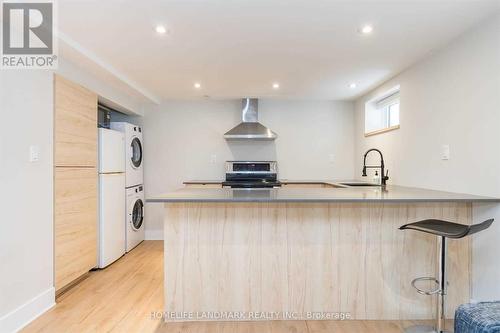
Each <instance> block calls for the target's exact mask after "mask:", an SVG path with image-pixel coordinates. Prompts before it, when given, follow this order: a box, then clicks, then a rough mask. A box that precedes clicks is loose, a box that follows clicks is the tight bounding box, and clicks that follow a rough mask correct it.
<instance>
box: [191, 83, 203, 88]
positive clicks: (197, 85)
mask: <svg viewBox="0 0 500 333" xmlns="http://www.w3.org/2000/svg"><path fill="white" fill-rule="evenodd" d="M193 86H194V87H195V88H196V89H200V88H201V83H199V82H195V84H194V85H193Z"/></svg>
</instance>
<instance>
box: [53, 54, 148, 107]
mask: <svg viewBox="0 0 500 333" xmlns="http://www.w3.org/2000/svg"><path fill="white" fill-rule="evenodd" d="M56 72H57V74H59V75H61V76H63V77H65V78H66V79H68V80H71V81H73V82H77V83H78V84H80V85H82V86H84V87H85V88H87V89H90V90H92V91H93V92H95V93H96V94H98V95H99V101H101V102H106V105H108V106H110V107H113V108H116V109H117V110H118V111H121V112H125V113H128V114H131V115H138V116H142V115H143V114H144V110H143V108H144V107H143V104H144V102H143V101H141V100H139V99H137V98H136V97H134V96H131V95H129V94H127V93H125V92H123V91H121V90H119V89H117V88H116V87H113V86H111V85H110V84H109V83H107V82H104V81H103V80H102V79H100V78H97V77H96V76H95V75H94V74H92V73H89V72H87V71H85V70H83V69H82V68H80V67H79V66H77V65H75V64H73V63H72V62H70V61H68V60H66V59H62V58H60V59H59V66H58V68H57V71H56Z"/></svg>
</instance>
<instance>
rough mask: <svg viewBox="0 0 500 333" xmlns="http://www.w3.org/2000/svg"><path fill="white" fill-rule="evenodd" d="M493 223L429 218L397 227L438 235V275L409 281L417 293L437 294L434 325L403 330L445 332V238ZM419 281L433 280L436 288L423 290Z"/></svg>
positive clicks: (464, 233) (467, 233) (474, 231)
mask: <svg viewBox="0 0 500 333" xmlns="http://www.w3.org/2000/svg"><path fill="white" fill-rule="evenodd" d="M492 223H493V219H489V220H486V221H484V222H481V223H478V224H474V225H465V224H460V223H454V222H449V221H443V220H436V219H429V220H423V221H418V222H413V223H408V224H405V225H402V226H401V227H399V229H400V230H415V231H420V232H426V233H428V234H432V235H436V236H439V237H438V239H439V251H438V263H439V265H438V266H439V268H438V276H437V277H429V276H424V277H419V278H416V279H413V281H411V285H412V286H413V287H414V288H415V289H416V290H417V292H418V293H419V294H422V295H435V294H437V295H438V300H437V313H436V326H435V327H429V326H420V325H417V326H412V327H409V328H407V329H406V330H405V332H411V333H416V332H418V333H423V332H425V333H429V332H437V333H442V332H445V296H446V294H447V289H448V279H447V272H446V249H447V241H446V239H447V238H455V239H458V238H463V237H465V236H469V235H472V234H475V233H476V232H479V231H482V230H484V229H487V228H489V227H490V225H491V224H492ZM420 281H433V282H434V283H436V285H437V288H435V289H433V290H424V289H421V288H419V287H418V286H417V283H419V282H420Z"/></svg>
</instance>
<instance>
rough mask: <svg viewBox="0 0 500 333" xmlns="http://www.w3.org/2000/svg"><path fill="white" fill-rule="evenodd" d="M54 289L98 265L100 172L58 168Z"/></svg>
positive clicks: (86, 169)
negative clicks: (98, 178) (98, 175)
mask: <svg viewBox="0 0 500 333" xmlns="http://www.w3.org/2000/svg"><path fill="white" fill-rule="evenodd" d="M54 181H55V182H54V196H55V200H54V202H55V205H54V237H55V247H54V249H55V250H54V251H55V254H54V257H55V287H56V291H59V290H61V288H64V287H65V286H67V285H68V284H69V283H71V282H73V281H74V280H76V279H77V278H79V277H80V276H82V275H83V274H85V273H87V272H88V271H89V270H90V269H92V268H94V267H96V265H97V169H95V168H57V167H56V168H55V174H54Z"/></svg>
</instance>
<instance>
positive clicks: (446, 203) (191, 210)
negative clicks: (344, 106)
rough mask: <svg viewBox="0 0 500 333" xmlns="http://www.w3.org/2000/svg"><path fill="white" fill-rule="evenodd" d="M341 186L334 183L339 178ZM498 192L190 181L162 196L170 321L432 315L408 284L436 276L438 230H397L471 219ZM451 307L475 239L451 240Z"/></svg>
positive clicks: (464, 282) (463, 289) (465, 292)
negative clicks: (191, 183) (230, 185)
mask: <svg viewBox="0 0 500 333" xmlns="http://www.w3.org/2000/svg"><path fill="white" fill-rule="evenodd" d="M333 184H336V183H333ZM498 201H499V200H498V199H495V198H487V197H478V196H473V195H467V194H457V193H448V192H440V191H432V190H425V189H417V188H408V187H400V186H387V187H385V188H381V187H375V186H367V187H359V186H353V187H343V188H340V187H331V188H323V187H321V188H319V187H318V188H287V187H283V188H273V189H250V190H248V189H229V188H190V187H186V188H183V189H179V190H177V191H174V192H172V193H168V194H165V195H158V196H154V197H151V198H148V202H157V203H164V204H165V222H164V239H165V248H164V251H165V257H164V260H165V281H164V283H165V291H164V292H165V315H166V317H165V319H166V320H172V321H188V320H211V319H213V320H262V319H308V320H311V319H336V318H338V319H340V318H351V319H387V320H398V319H430V318H432V317H433V313H434V307H433V304H435V300H434V298H433V297H429V296H423V295H420V294H418V293H417V292H416V291H415V290H414V289H413V288H412V287H411V285H410V281H411V280H412V279H414V278H416V277H419V276H435V275H436V274H435V272H436V266H437V260H436V256H437V238H436V237H434V236H432V235H427V234H424V233H420V232H408V231H407V232H403V231H400V230H398V227H399V226H401V225H403V224H405V223H409V222H414V221H417V220H421V219H427V218H437V219H444V220H450V221H455V222H458V223H463V224H470V223H472V203H474V202H498ZM448 271H449V282H450V285H449V290H448V299H447V300H448V303H447V315H448V317H452V316H453V310H454V309H455V308H456V306H457V305H458V304H461V303H464V302H468V301H469V300H470V289H471V288H470V286H471V276H470V275H471V240H470V238H466V239H460V240H451V241H450V242H449V250H448Z"/></svg>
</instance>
